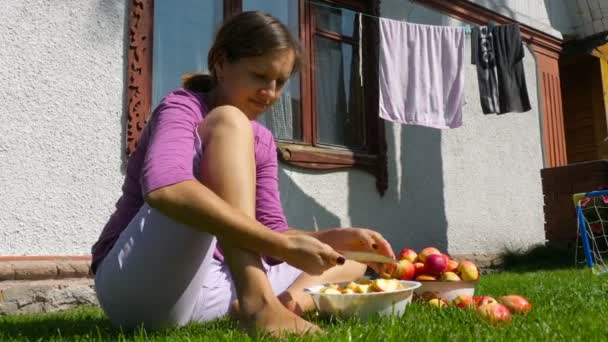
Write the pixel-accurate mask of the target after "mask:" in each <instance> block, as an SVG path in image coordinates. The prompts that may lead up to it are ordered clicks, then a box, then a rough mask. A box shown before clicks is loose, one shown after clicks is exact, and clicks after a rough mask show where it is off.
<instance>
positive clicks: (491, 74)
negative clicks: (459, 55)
mask: <svg viewBox="0 0 608 342" xmlns="http://www.w3.org/2000/svg"><path fill="white" fill-rule="evenodd" d="M523 58H524V46H523V43H522V40H521V34H520V32H519V25H517V24H508V25H500V26H489V27H488V26H481V27H476V28H474V29H473V31H472V34H471V63H472V64H475V65H476V66H477V80H478V83H479V95H480V99H481V108H482V109H483V113H484V114H490V113H497V114H504V113H508V112H526V111H529V110H530V108H531V107H530V99H529V98H528V90H527V88H526V78H525V74H524V65H523Z"/></svg>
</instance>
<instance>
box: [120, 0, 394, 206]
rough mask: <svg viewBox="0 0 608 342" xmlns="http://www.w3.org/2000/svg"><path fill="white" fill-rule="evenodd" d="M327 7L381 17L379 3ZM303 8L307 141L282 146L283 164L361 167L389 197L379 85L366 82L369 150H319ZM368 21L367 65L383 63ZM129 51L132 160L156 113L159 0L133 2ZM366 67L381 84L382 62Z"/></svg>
mask: <svg viewBox="0 0 608 342" xmlns="http://www.w3.org/2000/svg"><path fill="white" fill-rule="evenodd" d="M323 1H324V2H326V3H327V4H328V5H331V6H335V7H343V8H346V9H355V10H357V11H360V12H364V13H367V14H370V15H374V16H378V15H379V13H380V0H362V2H364V3H366V4H367V6H366V7H367V8H363V7H357V8H353V4H352V2H349V1H347V0H323ZM223 4H224V17H225V18H227V17H229V16H231V15H233V14H236V13H239V12H241V11H242V0H224V3H223ZM299 6H300V25H299V27H300V41H301V44H302V47H303V51H304V54H303V68H302V72H301V87H300V89H301V98H302V99H307V100H306V101H301V106H302V108H301V113H302V130H303V132H302V137H303V141H302V142H301V143H300V142H284V141H278V142H277V147H278V155H279V158H280V160H281V161H283V162H285V163H287V164H291V165H294V166H297V167H301V168H306V169H316V170H331V169H344V168H358V169H362V170H365V171H368V172H370V173H371V174H372V175H374V176H375V178H376V188H377V189H378V192H379V193H380V194H381V195H384V193H385V191H386V189H387V188H388V166H387V164H388V163H387V155H386V151H387V146H386V135H385V128H384V122H383V121H382V120H381V119H380V118H379V115H378V84H377V82H365V84H364V90H363V91H364V93H365V94H366V99H367V101H365V108H364V111H365V115H366V118H365V126H366V128H365V129H366V132H365V134H366V147H367V151H366V152H364V153H362V152H359V151H353V150H349V149H347V148H331V147H327V146H319V145H317V144H316V143H315V142H316V121H313V120H316V118H315V115H316V114H315V111H313V108H315V107H316V103H315V97H314V94H315V91H314V90H315V89H314V87H313V85H314V79H313V77H314V72H315V70H314V63H311V61H313V60H314V58H313V56H312V55H311V53H312V52H311V51H313V49H312V48H311V47H312V44H313V42H312V39H313V36H312V32H311V30H312V29H313V28H312V27H311V26H310V25H311V24H312V23H311V15H310V14H311V13H310V11H311V6H313V5H312V4H310V3H309V2H307V1H304V0H299ZM369 18H370V17H364V20H365V21H364V28H365V32H366V33H365V35H364V37H363V39H364V40H363V42H364V44H365V46H366V48H365V49H363V60H368V61H370V60H373V61H377V60H378V46H379V40H378V24H377V21H376V20H371V19H369ZM128 25H129V52H128V61H127V64H128V67H127V74H128V75H127V106H128V108H127V132H126V140H127V151H126V153H127V155H130V154H131V152H132V151H133V150H134V149H135V147H136V144H137V139H138V138H139V136H140V135H141V131H142V130H143V128H144V126H145V123H146V120H147V115H149V113H150V112H151V98H152V55H153V54H152V49H153V46H152V42H153V39H152V35H153V32H154V0H130V8H129V22H128ZM369 65H370V66H371V67H367V66H366V67H364V74H365V78H366V79H377V77H378V69H377V63H369Z"/></svg>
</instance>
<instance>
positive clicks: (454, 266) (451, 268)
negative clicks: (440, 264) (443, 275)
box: [447, 259, 458, 272]
mask: <svg viewBox="0 0 608 342" xmlns="http://www.w3.org/2000/svg"><path fill="white" fill-rule="evenodd" d="M457 270H458V261H456V260H452V259H450V260H448V269H447V271H448V272H456V271H457Z"/></svg>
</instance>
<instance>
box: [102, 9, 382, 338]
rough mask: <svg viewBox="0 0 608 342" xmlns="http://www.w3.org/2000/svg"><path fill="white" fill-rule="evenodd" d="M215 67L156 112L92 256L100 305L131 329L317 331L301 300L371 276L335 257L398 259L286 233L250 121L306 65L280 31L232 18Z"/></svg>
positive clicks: (322, 234) (274, 179)
mask: <svg viewBox="0 0 608 342" xmlns="http://www.w3.org/2000/svg"><path fill="white" fill-rule="evenodd" d="M208 65H209V69H210V75H208V76H207V75H191V76H188V77H187V78H185V80H184V89H178V90H176V91H174V92H172V93H170V94H169V95H167V96H166V97H165V98H164V99H163V100H162V101H161V103H160V104H159V105H158V107H157V108H156V109H155V111H154V113H153V115H152V117H151V119H150V121H149V123H148V124H147V126H146V127H145V129H144V131H143V133H142V136H141V138H140V140H139V142H138V147H137V149H136V151H135V152H134V153H133V155H131V157H130V159H129V162H128V166H127V174H126V179H125V182H124V185H123V189H122V190H123V194H122V197H121V198H120V199H119V201H118V203H117V205H116V211H115V212H114V214H113V215H112V216H111V218H110V220H109V222H108V223H107V225H106V226H105V228H104V230H103V232H102V233H101V236H100V237H99V240H98V241H97V243H96V244H95V246H94V247H93V264H92V269H93V271H94V272H95V274H96V275H95V286H96V290H97V295H98V298H99V302H100V304H101V307H102V308H103V310H104V311H105V313H106V314H107V316H108V317H109V319H110V320H111V321H112V322H113V323H114V324H115V325H118V326H121V327H123V328H127V329H131V328H134V327H136V326H140V325H143V327H144V328H147V329H157V328H163V327H170V326H181V325H184V324H187V323H190V322H203V321H208V320H212V319H215V318H219V317H222V316H224V315H226V314H231V316H232V317H235V318H238V319H239V321H240V323H241V325H242V326H243V327H244V328H245V329H247V330H248V331H253V330H261V331H264V332H270V333H273V334H280V333H286V332H287V333H305V332H311V331H318V330H319V328H318V327H317V326H315V325H314V324H312V323H310V322H307V321H306V320H304V319H303V318H301V317H300V316H299V315H298V314H301V313H302V312H304V311H307V310H311V309H313V308H314V305H313V302H312V299H311V298H310V297H309V296H308V295H306V294H305V293H304V292H303V291H302V290H303V288H305V287H308V286H311V285H315V284H319V283H326V282H332V283H334V282H341V281H350V280H355V279H357V278H359V277H360V276H362V275H363V274H364V272H365V269H366V265H364V264H360V263H356V262H352V261H345V260H344V258H343V257H342V256H341V255H340V253H338V252H337V250H338V251H339V250H360V251H376V252H377V253H381V254H384V255H388V256H392V255H393V251H392V249H391V247H390V245H389V244H388V242H387V241H386V240H385V239H384V238H383V237H382V236H381V235H380V234H379V233H377V232H375V231H372V230H369V229H363V228H334V229H328V230H324V231H319V232H305V231H299V230H296V229H291V228H288V227H287V224H286V222H285V217H284V215H283V210H282V208H281V205H280V199H279V192H278V175H277V173H278V169H277V168H278V164H277V156H276V147H275V144H274V140H273V137H272V134H271V133H270V131H269V130H268V129H266V128H264V127H263V126H261V125H259V124H258V123H257V122H256V121H255V120H256V118H257V117H258V116H259V115H261V114H262V113H263V112H264V111H265V110H267V109H268V108H269V106H270V105H272V103H273V102H274V101H275V100H276V99H278V98H279V97H280V95H281V91H282V89H283V85H284V84H285V82H286V81H287V79H288V78H289V77H290V76H291V75H292V74H293V73H294V72H295V71H297V69H298V67H299V65H300V50H299V46H298V44H297V42H296V41H295V40H294V38H293V37H292V36H291V35H290V33H289V31H288V30H287V28H286V27H285V25H283V24H282V23H280V22H279V21H278V20H277V19H275V18H273V17H271V16H270V15H268V14H264V13H260V12H245V13H242V14H240V15H237V16H235V17H233V18H232V19H230V20H228V21H227V22H226V23H225V24H224V25H223V26H222V27H221V29H220V30H219V32H218V33H217V36H216V39H215V42H214V44H213V46H212V48H211V50H210V51H209V56H208ZM262 256H263V257H262Z"/></svg>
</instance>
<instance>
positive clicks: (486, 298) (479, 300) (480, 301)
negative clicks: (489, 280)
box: [473, 296, 498, 306]
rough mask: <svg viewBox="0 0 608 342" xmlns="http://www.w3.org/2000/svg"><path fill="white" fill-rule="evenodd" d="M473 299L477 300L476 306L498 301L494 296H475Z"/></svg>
mask: <svg viewBox="0 0 608 342" xmlns="http://www.w3.org/2000/svg"><path fill="white" fill-rule="evenodd" d="M473 301H474V302H475V306H482V305H485V304H492V303H498V302H497V301H496V299H494V297H492V296H474V297H473Z"/></svg>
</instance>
